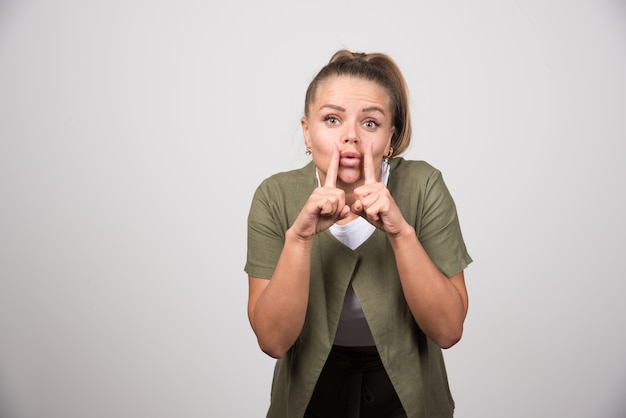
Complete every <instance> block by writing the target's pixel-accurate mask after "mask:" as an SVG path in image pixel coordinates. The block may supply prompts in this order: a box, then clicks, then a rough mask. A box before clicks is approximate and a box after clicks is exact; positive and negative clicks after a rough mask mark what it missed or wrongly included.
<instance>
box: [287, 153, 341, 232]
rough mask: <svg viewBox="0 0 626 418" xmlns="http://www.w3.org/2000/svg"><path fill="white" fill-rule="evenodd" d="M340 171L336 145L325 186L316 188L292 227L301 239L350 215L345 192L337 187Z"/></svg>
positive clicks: (325, 228)
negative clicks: (338, 172)
mask: <svg viewBox="0 0 626 418" xmlns="http://www.w3.org/2000/svg"><path fill="white" fill-rule="evenodd" d="M338 170H339V148H337V146H336V145H334V146H333V151H332V155H331V158H330V162H329V164H328V171H327V172H326V180H325V182H324V186H322V187H318V188H316V189H315V190H314V191H313V193H311V196H309V198H308V199H307V201H306V203H305V204H304V207H303V208H302V210H301V211H300V214H299V215H298V217H297V218H296V221H295V222H294V223H293V225H292V226H291V229H292V231H293V232H294V233H295V234H296V235H297V236H298V237H299V238H301V239H307V240H308V239H311V238H313V237H314V236H315V234H317V233H319V232H322V231H325V230H327V229H328V228H330V227H331V226H332V225H333V224H334V223H335V222H337V221H338V220H341V219H343V218H345V217H346V216H348V214H349V213H350V206H348V205H346V194H345V192H344V191H343V190H342V189H339V188H337V187H336V183H337V171H338Z"/></svg>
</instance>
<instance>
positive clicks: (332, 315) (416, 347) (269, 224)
mask: <svg viewBox="0 0 626 418" xmlns="http://www.w3.org/2000/svg"><path fill="white" fill-rule="evenodd" d="M317 185H318V183H317V177H316V172H315V166H314V164H313V163H312V162H311V163H309V164H308V165H306V166H305V167H303V168H301V169H297V170H292V171H288V172H283V173H278V174H275V175H273V176H271V177H269V178H267V179H266V180H264V181H263V182H262V183H261V185H260V186H259V187H258V188H257V190H256V192H255V194H254V197H253V200H252V204H251V208H250V212H249V216H248V254H247V262H246V265H245V271H246V272H247V273H248V274H249V275H250V276H253V277H258V278H265V279H271V277H272V274H273V272H274V268H275V266H276V263H277V261H278V258H279V256H280V253H281V251H282V248H283V245H284V238H285V232H286V231H287V229H288V228H289V227H290V226H291V225H292V224H293V222H294V221H295V219H296V217H297V216H298V214H299V212H300V210H301V209H302V207H303V206H304V203H305V202H306V200H307V199H308V197H309V196H310V195H311V193H312V192H313V190H314V189H315V188H316V187H317ZM387 188H388V189H389V191H390V192H391V194H392V196H393V198H394V200H395V201H396V203H397V205H398V206H399V208H400V210H401V211H402V214H403V216H404V218H405V219H406V221H407V222H408V223H409V224H411V225H412V226H413V227H414V228H415V231H416V234H417V236H418V239H419V241H420V243H421V244H422V246H423V247H424V249H425V250H426V252H427V253H428V255H429V256H430V258H431V259H432V261H433V262H434V263H435V265H436V266H437V267H438V268H439V270H441V272H443V273H444V274H445V275H446V276H447V277H451V276H453V275H455V274H457V273H459V272H461V271H462V270H464V269H465V268H466V267H467V266H468V265H469V264H470V263H471V262H472V259H471V257H470V256H469V254H468V253H467V250H466V248H465V243H464V241H463V237H462V234H461V229H460V226H459V220H458V217H457V212H456V206H455V204H454V201H453V199H452V196H451V195H450V193H449V191H448V189H447V187H446V185H445V183H444V181H443V178H442V176H441V173H440V172H439V170H437V169H435V168H434V167H432V166H431V165H429V164H428V163H426V162H423V161H410V160H405V159H403V158H393V159H391V160H390V176H389V180H388V183H387ZM350 282H351V283H352V286H353V288H354V291H355V293H356V295H357V297H358V299H359V302H360V304H361V307H362V309H363V312H364V314H365V318H366V320H367V323H368V325H369V327H370V330H371V332H372V335H373V337H374V341H375V342H376V346H377V348H378V351H379V353H380V357H381V359H382V362H383V364H384V366H385V370H386V371H387V374H388V375H389V378H390V379H391V382H392V383H393V386H394V388H395V390H396V392H397V393H398V397H399V398H400V401H401V402H402V405H403V407H404V409H405V411H406V413H407V416H408V417H409V418H418V417H419V418H437V417H451V416H452V415H453V411H454V401H453V399H452V396H451V394H450V390H449V387H448V380H447V375H446V370H445V365H444V360H443V356H442V351H441V348H440V347H439V346H438V345H437V344H435V343H434V342H432V341H431V340H429V339H428V338H427V337H426V336H425V335H424V333H423V332H422V330H421V329H420V328H419V326H418V325H417V323H416V322H415V320H414V318H413V316H412V314H411V311H410V310H409V307H408V305H407V303H406V300H405V298H404V294H403V292H402V287H401V285H400V278H399V275H398V271H397V268H396V263H395V256H394V252H393V250H392V248H391V245H390V243H389V241H388V240H387V236H386V235H385V233H384V232H382V231H380V230H378V229H377V230H376V231H374V233H373V234H372V235H371V236H370V237H369V238H368V239H367V240H366V241H365V242H364V243H363V244H362V245H361V246H359V247H358V248H356V249H355V250H351V249H350V248H348V247H346V246H345V245H343V244H342V243H340V242H339V241H338V240H337V239H336V238H335V237H334V236H333V235H332V234H331V233H330V232H329V231H324V232H322V233H319V234H317V235H316V237H315V241H314V244H313V249H312V253H311V280H310V290H309V304H308V308H307V313H306V318H305V322H304V327H303V329H302V332H301V333H300V336H299V338H298V339H297V341H296V342H295V344H294V345H293V346H292V347H291V349H290V350H289V351H288V352H287V354H286V355H285V356H284V357H282V358H281V359H279V360H277V362H276V367H275V370H274V379H273V383H272V390H271V403H270V408H269V411H268V414H267V416H268V417H270V418H298V417H302V416H303V415H304V412H305V410H306V408H307V405H308V403H309V400H310V398H311V395H312V393H313V389H314V388H315V384H316V382H317V379H318V377H319V375H320V372H321V370H322V368H323V367H324V364H325V362H326V358H327V356H328V354H329V352H330V349H331V347H332V344H333V340H334V338H335V332H336V330H337V324H338V322H339V315H340V313H341V308H342V304H343V300H344V296H345V293H346V289H347V287H348V285H349V284H350Z"/></svg>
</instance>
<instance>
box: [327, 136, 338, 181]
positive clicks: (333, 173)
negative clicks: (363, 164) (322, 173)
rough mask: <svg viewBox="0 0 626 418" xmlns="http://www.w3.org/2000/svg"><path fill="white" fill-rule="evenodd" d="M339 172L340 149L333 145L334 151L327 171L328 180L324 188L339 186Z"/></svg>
mask: <svg viewBox="0 0 626 418" xmlns="http://www.w3.org/2000/svg"><path fill="white" fill-rule="evenodd" d="M338 171H339V148H337V145H336V144H333V151H332V153H331V154H330V161H329V162H328V170H326V179H325V180H324V187H335V186H336V185H337V172H338Z"/></svg>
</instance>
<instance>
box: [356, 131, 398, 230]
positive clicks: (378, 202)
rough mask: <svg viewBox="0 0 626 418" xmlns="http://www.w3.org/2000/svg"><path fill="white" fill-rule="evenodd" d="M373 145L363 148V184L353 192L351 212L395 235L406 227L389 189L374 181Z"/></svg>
mask: <svg viewBox="0 0 626 418" xmlns="http://www.w3.org/2000/svg"><path fill="white" fill-rule="evenodd" d="M372 149H373V144H372V143H371V142H370V143H369V144H367V145H366V146H365V150H364V151H365V152H364V153H363V177H364V179H365V183H364V184H363V185H362V186H359V187H357V188H356V189H355V190H354V195H355V199H356V200H355V202H354V203H353V204H352V211H353V212H354V213H356V214H357V215H360V216H362V217H364V218H365V219H367V221H368V222H370V223H371V224H372V225H374V226H375V227H376V228H378V229H381V230H383V231H385V232H386V233H387V234H388V235H392V236H394V235H397V234H399V233H401V232H402V231H403V229H405V228H406V226H407V225H408V224H407V222H406V220H405V219H404V217H403V216H402V212H401V211H400V208H399V207H398V205H397V204H396V202H395V200H394V199H393V197H392V196H391V193H390V192H389V189H387V187H386V186H385V185H384V184H383V183H381V182H380V181H378V180H377V179H376V171H375V169H374V157H373V151H372Z"/></svg>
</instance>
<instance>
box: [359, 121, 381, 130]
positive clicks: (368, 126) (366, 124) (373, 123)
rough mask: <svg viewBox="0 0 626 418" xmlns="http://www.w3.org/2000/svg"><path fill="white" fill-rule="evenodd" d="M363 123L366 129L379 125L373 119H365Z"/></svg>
mask: <svg viewBox="0 0 626 418" xmlns="http://www.w3.org/2000/svg"><path fill="white" fill-rule="evenodd" d="M363 125H365V127H366V128H368V129H376V128H378V127H379V126H380V124H379V123H378V122H376V121H374V120H367V121H365V123H363Z"/></svg>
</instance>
